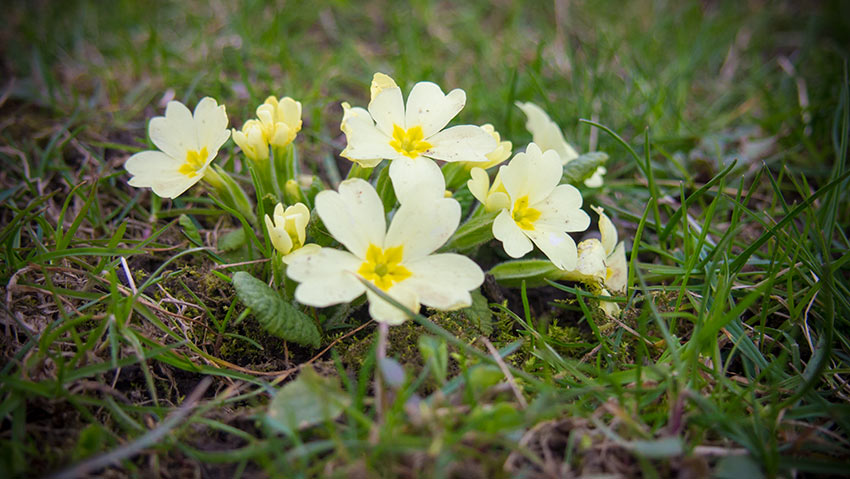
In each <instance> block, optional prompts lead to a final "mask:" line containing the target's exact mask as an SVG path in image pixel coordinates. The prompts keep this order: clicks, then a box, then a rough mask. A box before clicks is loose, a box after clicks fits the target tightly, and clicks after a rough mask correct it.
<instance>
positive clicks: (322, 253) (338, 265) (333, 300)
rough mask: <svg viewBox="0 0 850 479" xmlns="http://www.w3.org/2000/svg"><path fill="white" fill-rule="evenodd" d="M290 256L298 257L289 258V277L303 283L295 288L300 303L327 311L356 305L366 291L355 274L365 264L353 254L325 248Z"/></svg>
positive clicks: (287, 269) (296, 297)
mask: <svg viewBox="0 0 850 479" xmlns="http://www.w3.org/2000/svg"><path fill="white" fill-rule="evenodd" d="M290 256H295V257H294V258H291V259H289V258H288V261H287V263H288V265H287V268H286V274H287V275H288V276H289V277H290V278H292V279H294V280H295V281H298V282H299V283H301V284H299V285H298V287H297V288H295V299H296V300H298V302H299V303H302V304H307V305H310V306H316V307H319V308H324V307H326V306H330V305H333V304H339V303H347V302H349V301H352V300H354V299H355V298H356V297H358V296H360V295H361V294H363V292H364V291H365V290H366V288H365V287H364V286H363V284H362V283H360V280H359V279H358V278H357V275H356V274H355V273H354V271H357V268H358V267H359V266H360V264H361V262H362V261H361V260H360V259H358V258H357V257H355V256H354V255H352V254H351V253H348V252H346V251H339V250H336V249H333V248H321V249H319V250H318V251H315V252H313V253H310V254H302V255H290Z"/></svg>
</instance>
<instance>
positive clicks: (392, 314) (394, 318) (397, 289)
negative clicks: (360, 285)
mask: <svg viewBox="0 0 850 479" xmlns="http://www.w3.org/2000/svg"><path fill="white" fill-rule="evenodd" d="M406 283H407V282H406V281H404V282H401V283H398V284H396V285H394V286H393V287H392V288H390V289H389V290H387V292H386V293H387V294H388V295H389V296H390V297H391V298H393V299H394V300H396V301H398V302H399V303H401V304H402V305H403V306H405V307H406V308H407V309H409V310H410V311H412V312H414V313H418V312H419V297H418V295H417V294H416V291H415V290H413V289H411V288H410V287H408V286H407V284H406ZM366 297H367V298H369V314H370V315H371V316H372V319H374V320H375V321H378V322H379V323H386V324H389V325H390V326H393V325H397V324H401V323H403V322H404V321H405V320H407V319H408V316H407V313H405V312H404V311H402V310H401V309H399V308H397V307H395V306H393V305H392V304H390V303H388V302H387V301H384V300H383V299H381V297H380V296H378V295H377V294H375V293H373V292H372V291H371V290H366Z"/></svg>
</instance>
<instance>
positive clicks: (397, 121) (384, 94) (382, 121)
mask: <svg viewBox="0 0 850 479" xmlns="http://www.w3.org/2000/svg"><path fill="white" fill-rule="evenodd" d="M369 114H370V115H372V118H373V119H374V120H375V124H376V126H377V127H378V129H379V130H380V131H381V132H383V133H384V134H385V135H386V136H387V137H388V138H389V137H392V135H393V125H398V126H400V127H404V100H403V98H402V95H401V88H399V87H395V88H392V87H390V88H384V89H382V90H381V91H380V92H379V93H378V94H377V95H375V98H373V99H372V101H370V102H369Z"/></svg>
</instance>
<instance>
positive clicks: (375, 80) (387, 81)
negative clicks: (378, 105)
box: [369, 72, 398, 99]
mask: <svg viewBox="0 0 850 479" xmlns="http://www.w3.org/2000/svg"><path fill="white" fill-rule="evenodd" d="M387 88H398V85H396V82H395V80H393V79H392V77H391V76H389V75H387V74H385V73H381V72H377V73H375V74H374V75H372V85H371V86H370V87H369V93H371V98H370V99H374V98H375V97H376V96H378V93H381V92H382V91H384V90H385V89H387Z"/></svg>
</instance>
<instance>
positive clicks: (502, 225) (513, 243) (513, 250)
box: [493, 209, 534, 258]
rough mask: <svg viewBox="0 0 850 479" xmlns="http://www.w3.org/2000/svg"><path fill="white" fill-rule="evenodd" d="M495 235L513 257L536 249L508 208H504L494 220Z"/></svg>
mask: <svg viewBox="0 0 850 479" xmlns="http://www.w3.org/2000/svg"><path fill="white" fill-rule="evenodd" d="M493 236H495V237H496V239H497V240H499V241H501V242H502V246H503V247H504V248H505V253H508V256H510V257H511V258H522V257H523V256H525V255H526V253H528V252H529V251H531V250H532V249H534V246H533V245H532V244H531V240H529V239H528V237H527V236H525V234H524V233H523V232H522V230H521V229H520V227H519V226H517V224H516V221H514V219H513V218H511V214H510V213H509V212H508V210H506V209H504V210H502V211H501V212H500V213H499V216H496V219H495V221H493Z"/></svg>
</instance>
